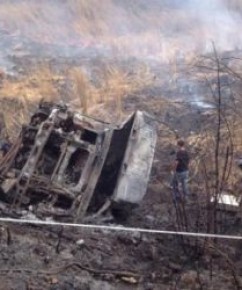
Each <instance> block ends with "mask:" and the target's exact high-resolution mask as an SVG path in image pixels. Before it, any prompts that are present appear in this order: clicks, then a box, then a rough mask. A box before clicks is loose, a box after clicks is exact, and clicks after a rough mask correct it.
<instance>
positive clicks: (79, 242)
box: [76, 239, 85, 247]
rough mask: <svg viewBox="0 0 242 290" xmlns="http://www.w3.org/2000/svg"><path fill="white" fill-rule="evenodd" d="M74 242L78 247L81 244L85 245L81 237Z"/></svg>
mask: <svg viewBox="0 0 242 290" xmlns="http://www.w3.org/2000/svg"><path fill="white" fill-rule="evenodd" d="M76 244H77V245H78V246H79V247H81V246H83V245H85V241H84V240H83V239H80V240H78V241H76Z"/></svg>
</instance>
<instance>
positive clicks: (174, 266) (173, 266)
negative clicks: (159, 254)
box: [169, 262, 182, 272]
mask: <svg viewBox="0 0 242 290" xmlns="http://www.w3.org/2000/svg"><path fill="white" fill-rule="evenodd" d="M169 268H170V269H172V270H173V272H179V271H181V270H182V266H181V265H179V264H176V263H173V262H170V263H169Z"/></svg>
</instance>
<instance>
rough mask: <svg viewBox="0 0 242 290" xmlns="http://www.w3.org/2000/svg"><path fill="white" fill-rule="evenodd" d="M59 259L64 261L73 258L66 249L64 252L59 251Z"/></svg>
mask: <svg viewBox="0 0 242 290" xmlns="http://www.w3.org/2000/svg"><path fill="white" fill-rule="evenodd" d="M61 258H62V259H64V260H72V259H73V258H74V256H73V254H72V253H71V251H70V250H69V249H66V250H64V251H61Z"/></svg>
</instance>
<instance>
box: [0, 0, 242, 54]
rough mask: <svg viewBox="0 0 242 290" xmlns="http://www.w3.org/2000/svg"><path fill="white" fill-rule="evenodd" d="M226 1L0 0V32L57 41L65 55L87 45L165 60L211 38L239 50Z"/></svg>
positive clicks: (203, 48)
mask: <svg viewBox="0 0 242 290" xmlns="http://www.w3.org/2000/svg"><path fill="white" fill-rule="evenodd" d="M231 3H232V2H231V1H230V2H229V1H228V2H227V3H226V2H225V0H203V1H201V0H169V1H168V0H149V1H147V0H132V1H129V0H102V1H99V0H88V1H86V0H85V1H84V0H67V1H63V0H52V1H47V0H42V1H37V0H31V1H30V0H18V1H16V0H11V1H3V0H0V34H1V32H2V33H3V32H4V33H5V34H6V33H7V34H9V37H10V38H11V37H12V38H13V37H15V39H16V42H20V43H21V41H22V42H23V45H24V43H26V42H27V41H30V42H31V41H32V42H34V43H35V44H36V43H37V44H38V43H40V44H41V45H45V44H46V45H49V44H50V45H54V46H58V47H59V52H60V53H63V54H67V55H70V56H72V54H74V53H77V52H78V53H80V54H81V50H82V49H85V50H86V51H88V49H90V50H95V51H98V52H100V53H106V55H109V56H112V55H114V56H118V57H130V56H133V57H137V58H148V59H155V60H170V59H173V58H174V56H175V57H178V58H179V57H187V56H190V55H192V54H194V53H196V54H199V53H204V52H207V51H210V50H211V48H212V45H211V42H212V41H213V42H214V43H215V45H216V47H217V49H218V50H219V51H227V50H234V49H240V48H241V47H242V38H241V36H240V27H241V24H242V18H241V12H240V10H235V9H233V5H232V7H231ZM228 4H229V6H230V9H228ZM234 7H236V6H234ZM6 42H7V41H6ZM7 43H8V42H7ZM4 45H7V44H5V43H4V41H2V42H1V44H0V46H4Z"/></svg>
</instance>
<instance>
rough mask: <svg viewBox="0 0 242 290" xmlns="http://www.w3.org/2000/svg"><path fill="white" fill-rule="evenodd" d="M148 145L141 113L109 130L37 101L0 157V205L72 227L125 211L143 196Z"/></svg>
mask: <svg viewBox="0 0 242 290" xmlns="http://www.w3.org/2000/svg"><path fill="white" fill-rule="evenodd" d="M155 144H156V130H155V122H154V120H153V119H152V117H150V116H149V115H148V114H147V113H145V112H141V111H137V112H135V113H134V114H132V115H131V116H130V117H129V118H128V119H127V121H125V122H124V123H123V124H121V125H119V126H114V125H113V124H109V123H105V122H102V121H100V120H96V119H94V118H91V117H88V116H85V115H82V114H80V113H78V112H74V111H72V110H70V109H69V108H68V107H67V106H65V105H60V104H55V103H50V102H41V103H40V104H39V107H38V109H37V111H36V112H35V113H34V114H33V115H32V117H31V119H30V123H29V124H28V125H24V126H23V127H22V130H21V133H20V135H19V137H18V138H17V140H16V141H15V143H14V144H13V145H12V146H11V149H10V150H9V151H8V153H7V154H6V155H5V156H4V157H3V159H2V160H1V166H0V189H1V193H0V197H1V200H2V201H4V202H7V203H8V204H10V207H11V208H13V209H14V208H24V207H26V208H29V207H30V206H31V208H33V209H34V210H35V212H37V213H41V216H43V215H44V214H46V216H48V215H50V214H51V215H54V216H55V215H57V216H67V217H70V218H71V219H73V220H74V221H76V222H77V221H83V220H84V219H85V218H86V217H90V216H95V215H99V214H101V213H102V212H104V211H105V210H107V209H108V208H109V209H111V210H112V211H113V213H114V214H120V213H122V214H123V213H125V214H126V213H127V212H129V210H130V209H132V208H133V207H134V206H136V205H138V204H139V203H140V202H141V200H142V199H143V197H144V195H145V192H146V188H147V183H148V180H149V175H150V171H151V166H152V162H153V157H154V151H155Z"/></svg>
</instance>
